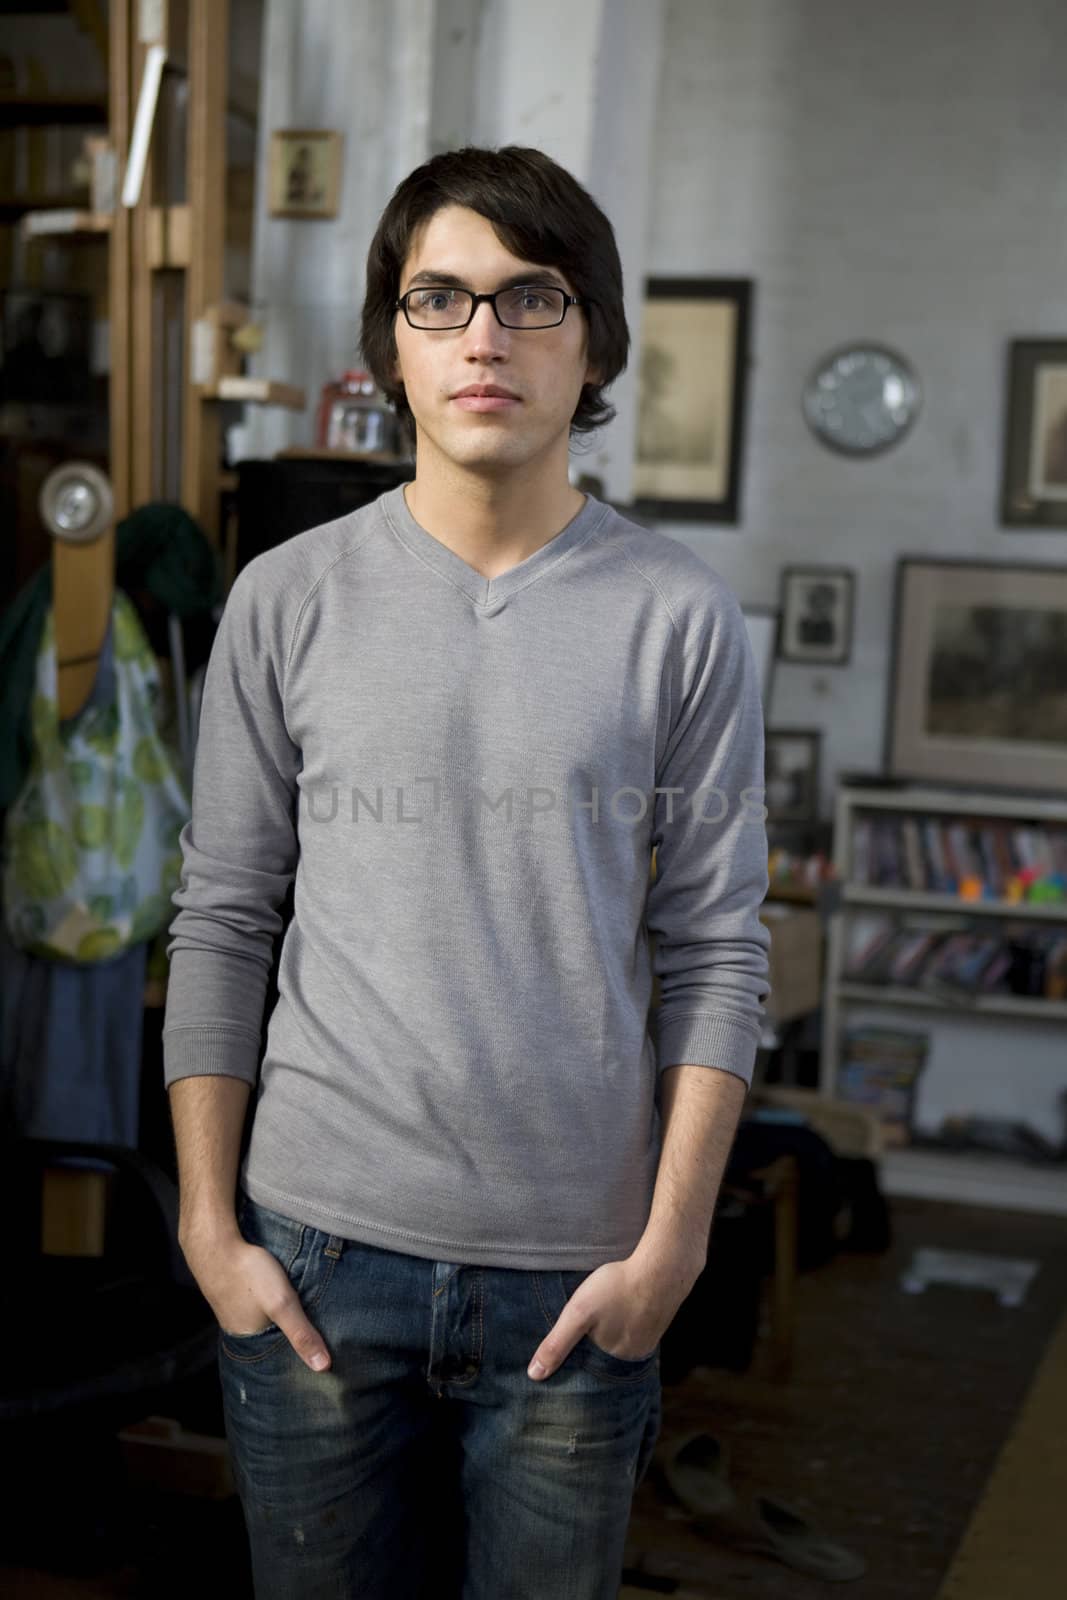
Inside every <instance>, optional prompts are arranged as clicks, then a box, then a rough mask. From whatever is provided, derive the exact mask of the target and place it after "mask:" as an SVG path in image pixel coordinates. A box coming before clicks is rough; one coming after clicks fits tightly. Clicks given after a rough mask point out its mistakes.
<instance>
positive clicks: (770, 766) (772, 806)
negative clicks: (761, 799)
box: [763, 728, 822, 824]
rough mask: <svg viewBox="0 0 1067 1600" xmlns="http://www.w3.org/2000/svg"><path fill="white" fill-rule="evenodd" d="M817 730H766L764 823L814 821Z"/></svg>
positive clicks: (815, 816)
mask: <svg viewBox="0 0 1067 1600" xmlns="http://www.w3.org/2000/svg"><path fill="white" fill-rule="evenodd" d="M821 743H822V732H821V730H820V729H818V728H776V729H773V730H772V729H770V728H768V729H767V732H766V734H765V736H764V759H763V782H764V789H765V791H766V794H765V804H766V807H767V822H768V824H770V823H785V822H807V823H811V822H815V821H817V820H818V815H819V749H820V745H821Z"/></svg>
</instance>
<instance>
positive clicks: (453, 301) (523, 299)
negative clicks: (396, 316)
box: [407, 285, 564, 328]
mask: <svg viewBox="0 0 1067 1600" xmlns="http://www.w3.org/2000/svg"><path fill="white" fill-rule="evenodd" d="M472 298H473V297H472V296H471V294H470V292H469V291H468V290H467V289H450V288H434V287H433V286H431V287H429V288H426V289H416V290H415V291H414V292H413V293H411V294H409V295H408V298H407V308H408V315H409V317H410V319H411V321H412V322H413V323H414V324H415V325H416V327H419V328H462V327H463V326H464V325H465V324H466V323H467V322H469V320H470V315H471V301H472ZM496 305H497V311H498V312H499V314H500V320H501V321H502V322H503V323H504V325H505V326H506V327H508V328H551V327H552V326H554V324H556V323H557V322H559V321H560V320H561V319H562V317H563V305H564V295H563V292H562V290H560V289H548V288H544V289H541V288H534V287H531V286H527V285H522V286H520V287H519V288H517V289H505V290H502V291H501V292H500V293H499V294H498V295H497V301H496Z"/></svg>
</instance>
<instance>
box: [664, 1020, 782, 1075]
mask: <svg viewBox="0 0 1067 1600" xmlns="http://www.w3.org/2000/svg"><path fill="white" fill-rule="evenodd" d="M758 1048H759V1029H758V1027H751V1026H749V1025H747V1024H745V1023H742V1022H737V1021H735V1019H734V1018H733V1017H724V1016H721V1015H716V1014H715V1013H714V1012H709V1011H687V1012H685V1013H683V1015H682V1016H675V1017H673V1018H672V1019H671V1020H670V1021H669V1022H668V1023H667V1024H666V1025H665V1026H661V1027H660V1029H659V1035H658V1044H657V1052H656V1055H657V1066H658V1070H659V1071H660V1072H662V1071H663V1070H664V1068H665V1067H676V1066H683V1065H686V1064H691V1065H693V1066H702V1067H719V1068H721V1069H723V1070H724V1071H726V1072H733V1073H735V1074H736V1076H737V1077H739V1078H743V1079H744V1081H745V1083H747V1084H751V1083H752V1074H753V1071H754V1069H755V1065H756V1051H757V1049H758Z"/></svg>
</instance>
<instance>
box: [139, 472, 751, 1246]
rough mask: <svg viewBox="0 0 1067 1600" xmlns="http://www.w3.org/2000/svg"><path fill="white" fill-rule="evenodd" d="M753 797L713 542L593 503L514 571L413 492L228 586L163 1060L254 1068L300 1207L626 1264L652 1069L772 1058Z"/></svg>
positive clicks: (181, 1067) (643, 1193) (746, 721)
mask: <svg viewBox="0 0 1067 1600" xmlns="http://www.w3.org/2000/svg"><path fill="white" fill-rule="evenodd" d="M762 798H763V726H762V717H761V712H760V701H759V692H758V687H757V681H756V671H755V666H754V663H753V660H752V655H751V652H750V649H749V646H748V638H747V634H746V630H745V624H744V619H743V617H742V615H741V611H740V608H739V607H738V604H737V601H736V600H735V598H734V597H733V595H732V594H731V592H730V591H729V589H728V588H727V587H726V585H725V583H724V582H723V580H722V579H721V578H720V577H719V576H718V575H717V574H716V573H715V572H713V571H712V569H711V568H710V567H709V566H708V565H707V564H706V563H705V562H704V561H703V560H701V558H700V557H699V556H697V555H696V554H695V553H694V552H693V551H692V550H690V549H689V548H688V546H686V545H684V544H682V543H681V541H679V540H676V539H672V538H669V537H667V536H666V535H664V534H660V533H657V532H652V531H650V530H648V529H646V528H643V527H639V526H638V525H637V524H635V523H633V522H630V521H629V520H627V519H626V518H624V517H622V516H620V515H619V514H618V513H617V512H616V511H615V510H614V509H613V508H612V507H610V506H608V505H606V504H604V502H602V501H600V500H597V499H596V498H594V497H592V496H589V497H587V499H586V502H585V504H584V506H583V507H582V509H581V510H580V511H579V512H578V514H577V515H576V516H575V517H574V519H573V520H572V521H571V522H569V523H568V524H567V526H566V527H565V528H564V529H563V531H562V532H561V533H558V534H557V535H556V536H555V537H554V538H552V539H550V540H549V542H548V543H547V544H545V545H543V546H542V547H541V548H540V549H539V550H537V551H535V552H534V554H533V555H532V556H529V557H528V558H527V559H526V560H525V561H521V562H519V564H518V565H517V566H514V567H512V568H510V569H509V570H508V571H507V572H505V573H503V574H501V575H500V576H499V577H496V578H492V579H488V578H484V577H482V576H481V574H479V573H478V572H476V571H475V570H474V568H472V567H471V566H469V565H468V563H467V562H465V561H464V560H463V559H462V558H461V557H460V556H458V555H457V554H456V553H455V552H454V551H452V550H450V549H449V548H448V547H447V545H444V544H442V543H441V541H440V540H439V539H436V538H434V537H433V535H431V534H430V533H428V532H427V531H426V530H425V529H424V528H422V527H421V526H420V525H419V524H418V523H417V522H416V521H415V519H414V517H413V516H412V514H411V512H410V511H409V509H408V506H407V502H406V501H405V499H404V494H403V489H402V488H396V489H392V490H390V491H388V492H387V493H385V494H383V495H382V496H381V497H380V498H379V499H378V500H376V501H374V502H373V503H372V504H371V505H368V506H364V507H362V508H361V509H359V510H358V511H354V512H352V513H350V514H349V515H347V516H344V517H341V518H339V519H338V520H337V521H335V522H329V523H326V524H325V525H323V526H321V527H317V528H312V529H311V530H310V531H308V532H307V533H303V534H300V535H299V536H298V537H296V538H294V539H290V540H288V541H287V542H286V543H285V544H282V545H280V546H278V547H277V548H275V549H272V550H269V551H266V552H265V553H264V554H262V555H260V556H257V557H256V558H255V559H254V560H253V561H251V562H250V563H249V564H248V565H247V566H246V567H244V568H243V569H242V570H241V571H240V572H239V574H238V575H237V578H236V581H235V582H234V584H233V587H232V588H231V590H230V593H229V596H228V598H227V601H226V605H225V608H224V611H223V615H222V619H221V622H220V624H219V629H218V633H217V635H216V638H215V642H214V645H213V648H212V652H211V657H210V661H209V663H208V669H207V673H206V677H205V683H204V691H203V699H202V704H201V713H200V726H199V735H198V742H197V748H196V762H195V770H194V779H193V807H192V818H191V821H190V822H189V823H188V824H187V825H186V826H185V828H184V829H183V830H182V835H181V847H182V856H183V865H182V874H181V886H180V888H179V889H178V890H177V891H176V893H175V894H174V897H173V898H174V904H175V905H176V906H178V907H179V908H180V909H179V911H178V914H177V916H176V917H175V919H174V921H173V923H172V924H171V926H170V930H169V931H170V933H171V935H172V939H171V942H170V944H169V945H168V954H169V956H170V980H169V985H168V991H167V1009H166V1018H165V1025H164V1031H163V1044H164V1079H165V1083H166V1084H167V1086H168V1087H169V1085H170V1084H172V1083H174V1082H175V1081H176V1080H177V1079H179V1078H182V1077H187V1076H191V1075H196V1074H211V1073H222V1074H228V1075H230V1076H232V1077H237V1078H243V1079H245V1080H246V1081H247V1082H248V1083H250V1084H252V1085H254V1086H255V1090H256V1101H255V1107H254V1117H253V1122H252V1128H251V1137H250V1144H249V1147H248V1151H247V1153H246V1156H245V1158H244V1161H243V1163H242V1166H241V1182H242V1185H243V1187H244V1188H245V1189H246V1190H247V1192H248V1193H249V1194H250V1195H251V1196H252V1198H253V1199H254V1200H257V1201H258V1202H260V1203H261V1204H262V1205H264V1206H268V1207H270V1208H271V1209H273V1210H275V1211H280V1212H283V1213H284V1214H285V1215H286V1216H289V1217H292V1218H295V1219H296V1220H297V1221H300V1222H305V1223H308V1224H310V1225H312V1226H314V1227H318V1228H322V1229H327V1230H329V1231H330V1232H333V1233H339V1234H341V1235H342V1236H344V1237H348V1238H352V1239H356V1240H360V1241H363V1242H364V1243H367V1244H371V1245H378V1246H381V1247H384V1248H386V1249H391V1250H397V1251H402V1252H404V1253H406V1254H411V1255H419V1256H426V1257H429V1258H432V1259H443V1260H448V1261H455V1262H465V1263H470V1264H472V1265H486V1266H500V1267H521V1268H544V1269H551V1268H576V1269H587V1268H593V1267H596V1266H600V1265H601V1264H602V1263H604V1262H606V1261H613V1260H618V1259H620V1258H622V1257H624V1256H626V1255H628V1254H629V1253H630V1252H631V1251H632V1250H633V1248H634V1247H635V1245H636V1244H637V1242H638V1240H639V1239H640V1237H641V1234H642V1232H643V1230H644V1227H645V1224H646V1222H647V1219H648V1213H649V1208H650V1204H651V1199H652V1192H653V1187H654V1183H655V1176H656V1169H657V1164H658V1160H659V1151H660V1138H661V1127H660V1115H659V1109H658V1096H657V1087H658V1073H659V1072H660V1071H662V1070H663V1068H665V1067H669V1066H672V1065H675V1064H677V1063H682V1062H690V1063H693V1064H695V1065H699V1066H705V1067H708V1068H710V1069H713V1070H725V1071H727V1072H732V1073H735V1074H736V1075H738V1076H739V1077H741V1078H743V1079H744V1080H745V1081H746V1082H748V1081H750V1080H751V1073H752V1066H753V1061H754V1058H755V1051H756V1045H757V1042H758V1038H759V1032H760V1015H761V1010H762V1005H763V1002H764V1001H765V999H766V997H767V993H768V988H767V970H768V969H767V949H768V935H767V931H766V929H765V928H764V926H763V924H762V923H761V922H760V921H759V918H758V915H757V911H758V907H759V905H760V902H761V901H762V899H763V896H764V894H765V892H766V887H767V843H766V830H765V826H764V821H763V818H764V812H763V807H762ZM653 847H655V849H656V878H655V881H654V882H652V881H651V880H650V856H651V851H652V849H653ZM294 874H295V884H294V886H293V895H294V909H293V915H292V918H291V920H290V922H289V924H288V927H287V928H286V929H285V934H284V940H283V942H282V946H281V953H280V961H279V971H278V1002H277V1004H276V1006H275V1007H274V1010H273V1011H272V1013H271V1015H270V1019H269V1027H268V1030H267V1040H266V1048H265V1051H264V1053H263V1058H262V1062H260V1041H261V1027H262V1022H263V1006H264V998H265V994H266V988H267V983H268V978H269V973H270V967H271V962H272V957H273V948H274V941H275V938H276V936H277V935H278V934H279V932H280V931H281V928H282V917H281V914H280V907H281V905H282V902H283V900H284V898H285V894H286V890H287V888H288V886H289V884H290V882H291V881H292V879H293V876H294ZM648 932H651V933H652V935H653V936H654V941H655V946H654V952H655V953H654V959H653V960H650V955H649V944H648V937H647V935H648ZM653 970H654V971H655V972H656V973H657V974H658V976H659V979H660V1004H659V1006H658V1007H655V1008H654V1007H651V1004H650V1002H651V998H652V983H653Z"/></svg>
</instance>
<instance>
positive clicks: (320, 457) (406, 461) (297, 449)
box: [274, 444, 415, 469]
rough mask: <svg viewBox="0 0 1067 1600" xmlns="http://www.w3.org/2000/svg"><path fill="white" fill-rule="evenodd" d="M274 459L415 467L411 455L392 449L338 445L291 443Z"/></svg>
mask: <svg viewBox="0 0 1067 1600" xmlns="http://www.w3.org/2000/svg"><path fill="white" fill-rule="evenodd" d="M274 459H275V461H381V462H384V463H385V464H386V465H387V466H393V467H411V468H412V469H414V466H415V463H414V461H413V459H412V458H411V456H397V455H394V454H393V453H392V451H390V450H343V449H341V448H340V447H339V446H336V445H335V446H332V447H327V446H326V445H314V446H311V445H309V446H304V445H299V444H294V445H289V446H288V447H287V448H286V449H285V450H276V451H275V452H274Z"/></svg>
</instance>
